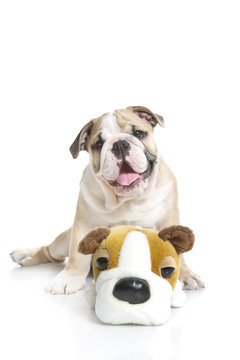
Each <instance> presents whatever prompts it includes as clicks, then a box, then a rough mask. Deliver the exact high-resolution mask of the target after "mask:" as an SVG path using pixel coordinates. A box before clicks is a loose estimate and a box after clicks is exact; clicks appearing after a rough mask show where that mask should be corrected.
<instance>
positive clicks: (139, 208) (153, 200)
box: [109, 189, 168, 228]
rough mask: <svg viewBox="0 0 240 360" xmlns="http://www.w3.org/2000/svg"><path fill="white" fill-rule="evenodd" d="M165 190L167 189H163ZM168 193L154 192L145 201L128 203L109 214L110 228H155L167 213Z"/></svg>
mask: <svg viewBox="0 0 240 360" xmlns="http://www.w3.org/2000/svg"><path fill="white" fill-rule="evenodd" d="M165 190H167V189H165ZM167 197H168V191H164V192H159V193H158V192H156V193H155V194H154V196H152V197H150V198H147V199H145V200H137V201H129V202H126V203H125V204H123V205H122V206H121V207H120V208H118V209H116V210H115V211H113V212H112V213H111V216H110V218H109V220H110V223H109V225H111V226H116V225H124V224H129V225H133V226H142V227H146V228H155V225H156V223H158V222H159V221H161V220H162V219H163V218H164V217H165V216H166V212H167V211H168V201H167Z"/></svg>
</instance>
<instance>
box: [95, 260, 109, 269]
mask: <svg viewBox="0 0 240 360" xmlns="http://www.w3.org/2000/svg"><path fill="white" fill-rule="evenodd" d="M96 264H97V267H98V269H99V270H105V269H106V268H107V267H108V264H109V258H107V257H99V258H97V260H96Z"/></svg>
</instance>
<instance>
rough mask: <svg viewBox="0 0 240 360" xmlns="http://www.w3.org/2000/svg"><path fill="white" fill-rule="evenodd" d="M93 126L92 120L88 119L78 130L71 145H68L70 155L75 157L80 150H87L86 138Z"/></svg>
mask: <svg viewBox="0 0 240 360" xmlns="http://www.w3.org/2000/svg"><path fill="white" fill-rule="evenodd" d="M92 128H93V121H92V120H91V121H89V122H88V123H87V124H86V125H85V126H84V127H83V128H82V130H81V131H80V133H79V134H78V136H77V137H76V139H75V140H74V142H73V143H72V145H71V146H70V149H69V150H70V152H71V154H72V157H73V158H74V159H76V158H77V157H78V154H79V152H80V151H81V150H87V140H88V138H89V136H90V134H91V131H92Z"/></svg>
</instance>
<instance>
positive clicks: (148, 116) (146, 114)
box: [127, 106, 165, 127]
mask: <svg viewBox="0 0 240 360" xmlns="http://www.w3.org/2000/svg"><path fill="white" fill-rule="evenodd" d="M127 109H128V110H131V111H132V112H134V113H135V114H136V115H137V116H139V117H140V118H141V119H145V120H147V121H148V122H149V123H150V124H151V125H152V126H153V127H154V126H156V125H157V124H159V125H160V126H162V127H165V124H164V119H163V117H162V116H161V115H158V114H155V113H153V112H152V111H151V110H149V109H148V108H146V107H144V106H128V107H127Z"/></svg>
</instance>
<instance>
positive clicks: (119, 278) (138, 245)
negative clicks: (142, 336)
mask: <svg viewBox="0 0 240 360" xmlns="http://www.w3.org/2000/svg"><path fill="white" fill-rule="evenodd" d="M193 244H194V235H193V232H192V230H190V229H189V228H187V227H183V226H180V225H179V226H171V227H169V228H166V229H164V230H162V231H160V232H159V233H158V232H156V231H154V230H149V229H140V228H135V227H132V226H118V227H115V228H112V229H111V230H110V229H108V228H97V229H95V230H93V231H91V232H90V233H89V234H88V235H87V236H86V237H85V238H84V239H83V241H82V242H81V243H80V246H79V251H80V252H81V253H83V254H94V255H93V262H92V266H93V273H94V279H95V283H96V287H95V286H94V288H93V290H92V291H94V292H95V298H94V301H93V303H94V305H95V310H96V314H97V316H98V317H99V319H100V320H101V321H103V322H104V323H109V324H129V323H133V324H143V325H159V324H162V323H164V322H165V321H166V320H167V319H168V318H169V316H170V313H171V306H174V307H179V306H182V305H183V303H184V300H185V294H184V292H183V291H182V286H181V284H180V283H179V281H178V278H179V270H180V265H179V254H180V253H183V252H186V251H189V250H191V249H192V247H193Z"/></svg>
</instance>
